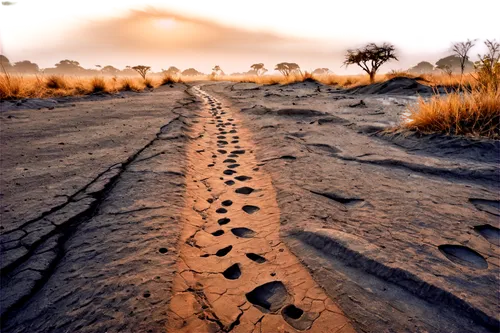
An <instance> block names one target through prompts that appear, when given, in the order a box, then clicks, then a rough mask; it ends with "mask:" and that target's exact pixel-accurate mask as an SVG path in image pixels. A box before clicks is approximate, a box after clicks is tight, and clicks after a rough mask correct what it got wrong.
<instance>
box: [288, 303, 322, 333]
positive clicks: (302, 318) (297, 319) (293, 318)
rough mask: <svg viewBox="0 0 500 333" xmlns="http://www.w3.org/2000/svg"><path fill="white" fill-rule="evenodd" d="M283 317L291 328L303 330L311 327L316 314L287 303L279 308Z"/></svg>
mask: <svg viewBox="0 0 500 333" xmlns="http://www.w3.org/2000/svg"><path fill="white" fill-rule="evenodd" d="M281 315H282V316H283V319H285V321H286V322H287V323H288V324H290V326H292V327H293V328H295V329H296V330H299V331H305V330H308V329H310V328H311V326H312V324H313V322H314V319H316V318H317V314H312V313H311V314H308V313H305V312H304V310H302V309H300V308H298V307H296V306H295V305H293V304H290V305H287V306H285V307H284V308H283V310H281Z"/></svg>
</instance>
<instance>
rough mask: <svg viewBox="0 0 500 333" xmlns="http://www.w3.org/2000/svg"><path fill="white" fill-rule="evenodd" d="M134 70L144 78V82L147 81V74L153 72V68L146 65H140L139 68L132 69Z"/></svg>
mask: <svg viewBox="0 0 500 333" xmlns="http://www.w3.org/2000/svg"><path fill="white" fill-rule="evenodd" d="M132 69H133V70H134V71H136V72H137V73H139V75H140V76H142V78H143V79H144V80H146V74H147V73H148V72H149V71H150V70H151V67H149V66H144V65H138V66H134V67H132Z"/></svg>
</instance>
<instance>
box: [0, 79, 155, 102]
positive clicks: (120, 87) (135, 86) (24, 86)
mask: <svg viewBox="0 0 500 333" xmlns="http://www.w3.org/2000/svg"><path fill="white" fill-rule="evenodd" d="M159 85H160V82H159V80H155V79H150V78H147V79H146V80H143V79H142V78H122V79H119V78H114V77H100V76H96V77H72V76H62V75H48V76H43V75H25V76H22V75H14V74H10V75H5V74H2V75H0V99H21V98H49V97H63V96H79V95H88V94H92V93H116V92H119V91H127V90H128V91H141V90H144V89H145V88H146V87H148V88H155V87H157V86H159Z"/></svg>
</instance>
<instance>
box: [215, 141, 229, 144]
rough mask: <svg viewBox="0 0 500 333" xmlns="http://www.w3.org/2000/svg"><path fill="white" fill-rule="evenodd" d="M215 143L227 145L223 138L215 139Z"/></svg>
mask: <svg viewBox="0 0 500 333" xmlns="http://www.w3.org/2000/svg"><path fill="white" fill-rule="evenodd" d="M217 143H219V144H221V145H227V144H228V142H227V141H224V140H217Z"/></svg>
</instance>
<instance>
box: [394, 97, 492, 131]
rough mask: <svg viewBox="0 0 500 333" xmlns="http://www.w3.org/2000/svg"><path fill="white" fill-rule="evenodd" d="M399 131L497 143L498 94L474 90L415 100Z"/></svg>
mask: <svg viewBox="0 0 500 333" xmlns="http://www.w3.org/2000/svg"><path fill="white" fill-rule="evenodd" d="M403 127H404V128H407V129H410V130H416V131H419V132H422V133H444V134H453V135H465V136H482V137H489V138H492V139H500V91H493V90H480V89H477V90H474V91H472V92H466V93H458V92H453V93H449V94H446V95H444V96H432V97H431V98H429V99H427V100H426V99H423V98H419V100H418V102H417V103H416V104H415V105H413V106H409V115H408V119H407V121H406V122H405V123H404V124H403Z"/></svg>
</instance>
